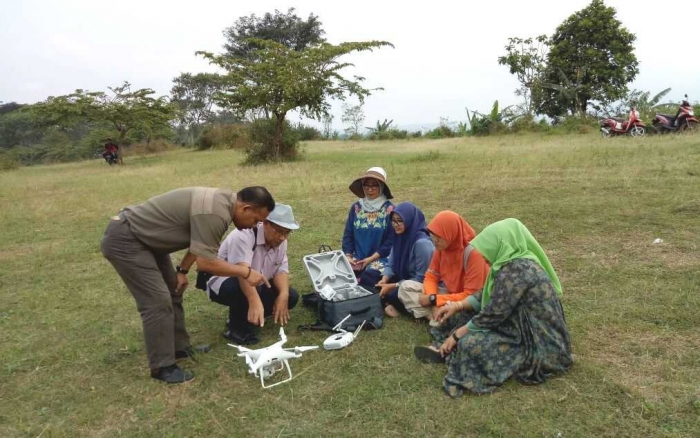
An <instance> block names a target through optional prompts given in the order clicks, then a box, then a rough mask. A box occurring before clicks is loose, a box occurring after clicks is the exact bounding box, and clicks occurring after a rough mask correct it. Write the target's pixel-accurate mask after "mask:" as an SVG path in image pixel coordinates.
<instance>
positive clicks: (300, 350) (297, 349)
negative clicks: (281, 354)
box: [283, 345, 318, 354]
mask: <svg viewBox="0 0 700 438" xmlns="http://www.w3.org/2000/svg"><path fill="white" fill-rule="evenodd" d="M317 348H318V345H310V346H304V347H293V348H283V350H284V351H293V352H294V353H295V354H301V353H304V352H306V351H311V350H316V349H317Z"/></svg>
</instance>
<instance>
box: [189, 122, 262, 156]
mask: <svg viewBox="0 0 700 438" xmlns="http://www.w3.org/2000/svg"><path fill="white" fill-rule="evenodd" d="M196 146H197V149H199V150H200V151H202V150H206V149H242V150H245V149H248V148H250V147H251V146H252V142H251V137H250V130H249V128H248V126H247V125H243V124H235V125H222V124H216V125H209V126H207V127H205V128H204V129H203V130H202V133H201V134H200V136H199V138H198V139H197V141H196Z"/></svg>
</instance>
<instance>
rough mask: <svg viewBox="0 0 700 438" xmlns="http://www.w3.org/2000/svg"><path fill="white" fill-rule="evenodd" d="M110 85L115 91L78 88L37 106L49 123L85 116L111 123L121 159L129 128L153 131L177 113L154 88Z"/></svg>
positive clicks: (68, 122) (65, 122) (69, 121)
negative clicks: (157, 94)
mask: <svg viewBox="0 0 700 438" xmlns="http://www.w3.org/2000/svg"><path fill="white" fill-rule="evenodd" d="M108 89H109V90H110V91H111V94H108V93H104V92H102V91H97V92H90V91H85V90H76V91H75V93H72V94H68V95H65V96H58V97H49V98H48V99H47V100H46V101H45V102H42V103H39V104H37V105H35V110H36V111H37V113H38V114H39V116H40V117H41V118H42V119H43V120H44V123H45V124H48V125H58V126H70V125H74V124H76V123H78V122H80V121H81V120H88V121H90V122H93V123H97V124H100V123H109V124H110V125H111V126H112V127H113V128H114V130H115V131H116V132H117V135H118V142H117V144H118V146H119V157H120V160H121V156H122V146H123V145H124V141H125V138H126V136H127V134H128V133H129V132H131V131H133V130H141V131H142V132H147V133H148V132H153V131H155V130H157V129H159V128H162V127H163V126H164V125H167V124H168V122H170V121H171V120H173V119H174V118H175V117H176V109H175V107H174V105H172V104H171V103H169V102H168V101H167V99H166V98H165V97H159V98H154V97H152V96H151V95H153V94H154V93H155V91H153V90H151V89H150V88H142V89H139V90H135V91H131V84H130V83H129V82H126V81H125V82H124V83H123V84H122V85H121V86H118V87H108Z"/></svg>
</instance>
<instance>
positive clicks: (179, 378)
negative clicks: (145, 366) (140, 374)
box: [151, 364, 194, 383]
mask: <svg viewBox="0 0 700 438" xmlns="http://www.w3.org/2000/svg"><path fill="white" fill-rule="evenodd" d="M151 377H153V378H154V379H156V380H161V381H163V382H165V383H184V382H187V381H189V380H192V379H194V374H192V373H191V372H189V371H185V370H183V369H182V368H180V367H179V366H177V365H176V364H172V365H170V366H167V367H162V368H158V369H155V370H151Z"/></svg>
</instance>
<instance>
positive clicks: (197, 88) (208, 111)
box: [170, 73, 221, 143]
mask: <svg viewBox="0 0 700 438" xmlns="http://www.w3.org/2000/svg"><path fill="white" fill-rule="evenodd" d="M220 89H221V77H220V76H219V75H216V74H211V73H199V74H196V75H193V74H191V73H183V74H181V75H180V76H178V77H176V78H174V79H173V88H172V89H171V90H170V94H171V96H172V98H171V102H172V103H174V104H175V105H177V106H178V108H179V109H180V111H179V113H178V119H179V122H180V124H182V125H184V126H186V127H187V129H188V131H189V134H190V139H191V143H194V138H196V137H197V133H198V129H199V126H200V125H202V124H203V123H207V122H210V121H211V120H212V119H213V118H214V116H215V113H214V111H213V109H212V108H213V106H214V96H215V95H216V93H217V92H218V91H219V90H220Z"/></svg>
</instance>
